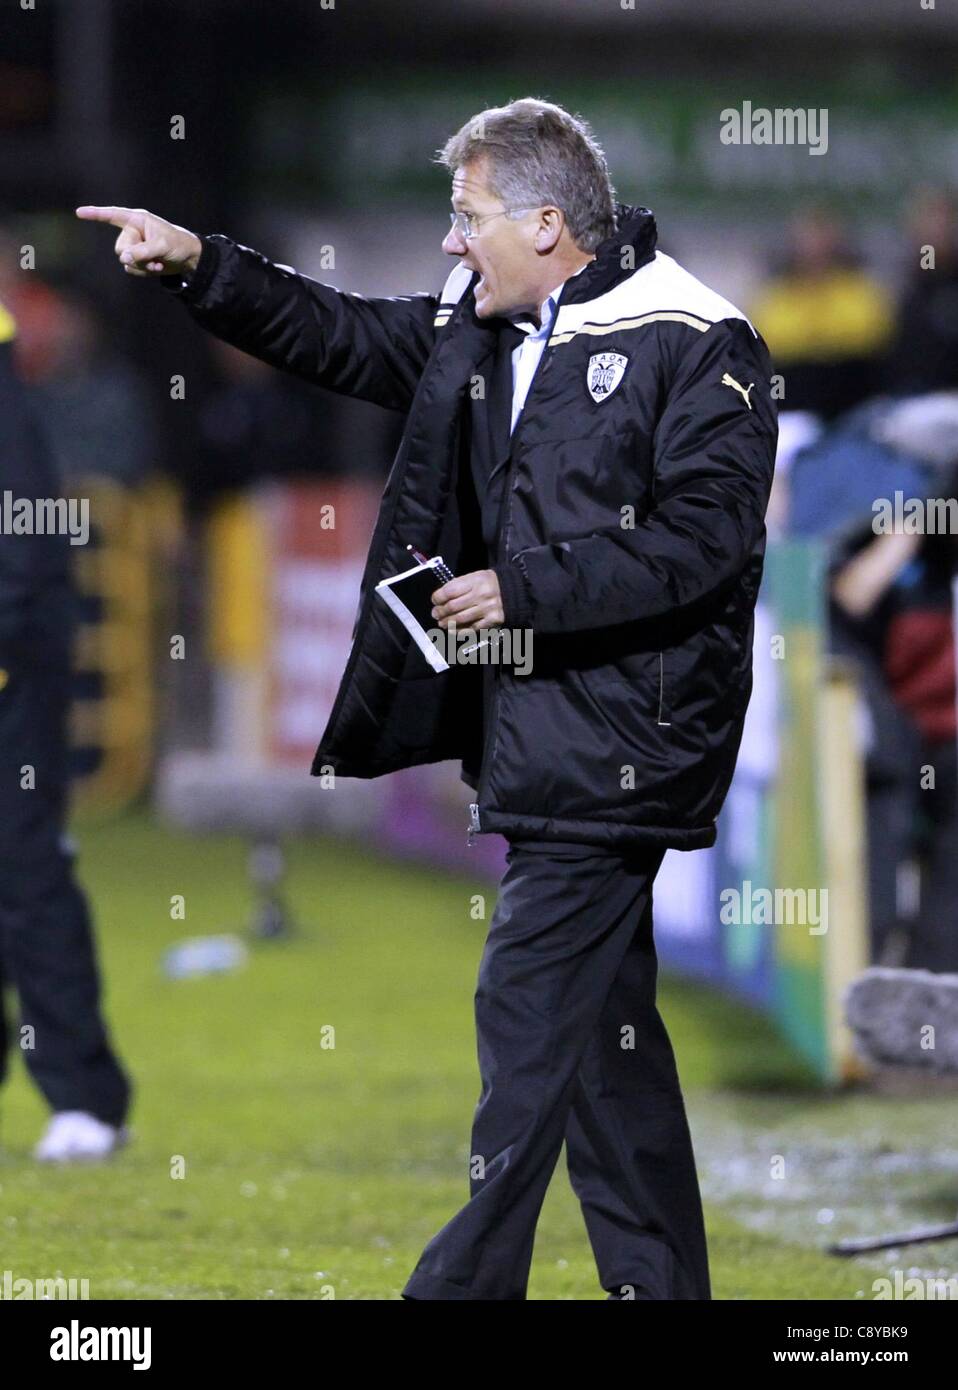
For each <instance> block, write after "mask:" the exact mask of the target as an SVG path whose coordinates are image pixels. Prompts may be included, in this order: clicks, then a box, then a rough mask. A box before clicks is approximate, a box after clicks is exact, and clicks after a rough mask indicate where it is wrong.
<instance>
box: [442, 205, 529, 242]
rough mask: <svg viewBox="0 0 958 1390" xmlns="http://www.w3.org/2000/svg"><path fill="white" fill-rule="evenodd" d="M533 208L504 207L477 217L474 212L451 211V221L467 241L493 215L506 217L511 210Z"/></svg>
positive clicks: (524, 210) (475, 234) (477, 232)
mask: <svg viewBox="0 0 958 1390" xmlns="http://www.w3.org/2000/svg"><path fill="white" fill-rule="evenodd" d="M531 211H532V209H531V208H502V209H501V211H499V212H487V213H486V214H485V216H483V217H477V216H476V214H475V213H474V212H451V213H450V214H449V221H450V223H451V224H452V226H453V227H455V229H456V231H457V232H458V233H459V235H460V236H461V237H464V238H465V239H466V240H467V241H468V240H469V239H470V238H471V237H474V236H478V234H479V226H480V223H482V222H489V221H491V220H492V218H493V217H505V216H506V214H507V213H510V212H531Z"/></svg>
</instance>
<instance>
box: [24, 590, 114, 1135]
mask: <svg viewBox="0 0 958 1390" xmlns="http://www.w3.org/2000/svg"><path fill="white" fill-rule="evenodd" d="M38 602H39V601H38ZM54 604H55V606H54ZM70 611H71V610H70V607H69V605H68V603H67V599H66V597H65V596H60V595H55V596H51V598H50V600H49V604H48V611H47V610H44V612H43V616H44V617H45V618H46V620H47V621H46V632H47V636H46V637H45V639H44V640H43V641H42V642H40V641H38V643H37V644H36V645H35V646H34V647H33V648H32V649H31V650H30V651H29V653H27V654H24V655H23V658H22V659H21V660H12V661H11V660H10V658H9V655H8V656H7V665H6V667H4V673H3V679H4V681H5V683H4V684H3V688H2V689H0V1081H2V1080H3V1078H4V1076H5V1074H6V1063H7V1057H6V1053H7V1048H8V1046H9V1045H10V1042H11V1041H12V1040H13V1039H12V1038H11V1034H10V1030H9V1027H8V1020H7V1018H6V1017H5V1016H4V1010H3V994H4V986H7V987H12V988H13V989H14V990H15V991H16V994H17V997H18V1001H19V1012H20V1018H19V1025H18V1028H17V1030H16V1034H15V1041H16V1045H17V1046H19V1047H20V1048H21V1050H22V1055H23V1058H24V1061H25V1063H26V1066H27V1070H28V1072H29V1075H30V1076H31V1078H32V1080H33V1081H34V1082H35V1084H36V1085H37V1087H38V1088H39V1090H40V1091H41V1092H42V1094H43V1096H44V1097H45V1099H46V1101H47V1102H48V1104H49V1105H50V1107H51V1109H53V1110H86V1111H89V1112H90V1113H91V1114H93V1115H96V1116H97V1118H98V1119H101V1120H104V1121H105V1122H106V1123H108V1124H116V1125H118V1124H120V1123H122V1121H123V1120H124V1118H125V1116H126V1113H127V1108H128V1105H129V1097H130V1083H129V1081H128V1079H127V1077H126V1075H125V1073H124V1072H123V1070H122V1069H121V1067H120V1065H119V1063H118V1062H117V1060H116V1057H115V1056H114V1054H113V1051H112V1048H111V1046H110V1042H109V1038H108V1036H107V1030H106V1027H105V1025H104V1022H103V1020H102V1017H101V1014H100V998H99V979H98V972H97V962H96V955H95V947H94V942H93V934H92V930H91V925H90V916H89V912H88V909H87V904H86V900H85V898H84V896H83V893H82V892H81V890H80V889H79V887H78V886H77V883H76V881H75V879H74V876H73V854H72V851H71V849H70V847H69V845H68V843H67V841H66V839H65V837H64V819H65V813H66V796H67V780H68V750H67V740H66V720H67V713H68V707H69V684H70V683H69V640H68V639H69V633H70V631H71V628H70V626H69V615H70ZM31 769H32V772H31Z"/></svg>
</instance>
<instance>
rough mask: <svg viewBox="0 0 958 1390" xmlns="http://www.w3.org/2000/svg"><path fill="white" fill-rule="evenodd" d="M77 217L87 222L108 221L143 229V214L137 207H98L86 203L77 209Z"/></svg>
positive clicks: (115, 224) (111, 223)
mask: <svg viewBox="0 0 958 1390" xmlns="http://www.w3.org/2000/svg"><path fill="white" fill-rule="evenodd" d="M76 215H77V217H81V218H83V220H84V221H86V222H108V223H109V224H110V226H111V227H131V226H132V227H138V228H139V229H140V231H142V230H143V214H142V213H141V212H138V211H137V210H136V208H114V207H96V206H95V205H94V204H92V203H84V204H83V206H82V207H79V208H77V209H76Z"/></svg>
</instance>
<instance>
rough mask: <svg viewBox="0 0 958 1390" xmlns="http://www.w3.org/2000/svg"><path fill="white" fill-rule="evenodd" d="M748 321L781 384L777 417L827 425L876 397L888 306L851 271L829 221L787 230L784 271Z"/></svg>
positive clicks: (868, 280)
mask: <svg viewBox="0 0 958 1390" xmlns="http://www.w3.org/2000/svg"><path fill="white" fill-rule="evenodd" d="M751 317H752V320H753V322H754V323H755V324H757V326H758V327H759V329H760V330H761V332H762V334H763V336H764V338H765V340H766V342H767V343H768V346H769V351H770V352H771V354H772V359H773V361H774V363H775V370H776V372H780V373H781V374H782V376H783V377H784V380H785V394H784V397H783V399H782V404H781V409H782V410H786V409H787V410H789V411H796V410H797V411H811V412H812V413H813V414H815V415H817V416H820V417H821V418H822V419H823V420H830V419H832V418H833V417H834V416H836V415H840V414H841V413H842V412H843V411H846V410H849V409H850V408H851V407H852V406H854V405H856V404H857V403H858V402H859V401H863V400H865V399H867V398H868V397H869V396H871V395H873V394H874V393H875V392H876V391H877V390H879V389H881V386H882V383H883V373H884V357H885V354H886V352H887V350H888V345H889V342H890V339H891V335H892V331H893V327H894V309H893V303H892V299H891V296H890V295H889V294H888V293H887V291H886V290H885V289H884V288H883V287H882V286H881V285H880V284H879V283H878V282H877V281H876V280H874V279H873V278H872V277H871V276H870V275H868V274H867V273H866V272H865V271H864V270H863V269H862V268H861V267H860V266H859V265H858V264H857V263H856V260H855V258H854V256H853V255H852V253H851V251H850V250H849V248H848V245H847V243H846V241H845V238H844V236H843V234H842V230H841V227H840V225H839V223H838V222H837V221H836V220H835V218H834V217H833V216H832V215H831V214H830V213H828V212H826V211H824V210H822V209H810V210H809V211H807V212H805V213H803V214H802V215H801V216H800V217H798V218H797V219H796V220H795V221H794V222H793V224H792V226H791V229H790V232H789V248H788V252H787V254H786V259H785V261H784V264H783V265H782V267H781V269H780V270H779V271H778V272H777V273H776V274H775V275H773V277H772V279H771V280H769V281H768V282H767V283H766V285H765V286H764V288H763V289H761V290H760V291H759V292H758V295H757V296H756V299H755V302H754V303H753V305H752V308H751Z"/></svg>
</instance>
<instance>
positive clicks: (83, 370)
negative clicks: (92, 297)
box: [28, 291, 160, 489]
mask: <svg viewBox="0 0 958 1390" xmlns="http://www.w3.org/2000/svg"><path fill="white" fill-rule="evenodd" d="M45 328H46V332H43V331H41V330H40V329H37V330H36V331H35V333H34V342H33V348H32V354H31V356H32V361H31V365H30V372H29V378H28V379H29V380H30V382H31V383H32V389H33V394H34V397H35V400H36V404H37V406H38V415H39V418H40V420H41V422H42V426H43V431H44V434H45V436H46V440H47V443H48V445H49V447H50V449H51V451H52V453H53V458H54V462H55V464H56V467H57V470H58V472H59V474H60V476H61V478H62V479H63V482H64V486H65V487H67V489H69V487H70V485H71V483H72V481H73V479H75V478H79V477H84V476H88V475H90V474H101V475H106V476H108V477H111V478H113V479H114V480H116V481H117V482H122V483H126V484H129V485H133V484H135V483H138V482H139V481H141V479H143V478H144V477H145V476H146V475H147V474H148V473H150V472H151V471H153V470H155V469H156V468H157V467H158V466H159V463H160V460H159V458H158V450H157V442H156V432H155V426H154V418H153V412H152V408H151V405H150V401H149V397H148V395H147V392H146V390H145V389H144V386H143V383H142V382H141V379H140V376H139V373H138V372H137V371H136V369H135V368H133V367H131V366H130V365H129V364H128V363H127V362H125V361H124V360H123V359H122V358H121V357H120V356H119V355H118V354H116V353H114V352H113V351H111V350H110V348H109V346H108V344H107V342H106V340H105V335H104V333H103V331H102V327H101V323H100V320H99V318H98V316H97V314H96V313H95V311H94V310H93V309H92V308H91V306H90V305H89V304H87V303H86V301H85V300H84V299H82V298H81V297H80V296H79V295H78V294H76V293H74V292H72V291H69V292H67V293H66V294H65V295H64V296H63V297H62V299H61V302H60V309H59V313H58V314H55V315H51V316H50V319H49V322H48V323H47V324H46V325H45Z"/></svg>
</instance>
